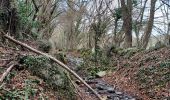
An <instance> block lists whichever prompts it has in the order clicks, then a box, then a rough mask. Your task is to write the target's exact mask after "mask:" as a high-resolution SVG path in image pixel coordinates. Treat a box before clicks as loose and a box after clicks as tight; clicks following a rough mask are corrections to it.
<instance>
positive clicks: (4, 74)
mask: <svg viewBox="0 0 170 100" xmlns="http://www.w3.org/2000/svg"><path fill="white" fill-rule="evenodd" d="M14 66H15V64H12V65H11V66H10V67H9V68H8V69H7V70H6V71H5V72H4V73H3V74H2V76H1V78H0V83H2V82H3V81H4V79H5V77H6V76H7V75H8V73H9V72H10V71H11V69H12V68H13V67H14Z"/></svg>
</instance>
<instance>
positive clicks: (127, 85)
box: [0, 47, 170, 100]
mask: <svg viewBox="0 0 170 100" xmlns="http://www.w3.org/2000/svg"><path fill="white" fill-rule="evenodd" d="M25 54H32V53H30V52H29V51H28V50H24V51H22V50H20V49H18V48H15V47H0V77H1V75H2V74H3V72H4V71H5V70H6V69H7V68H8V67H9V66H10V64H11V62H14V61H17V60H18V59H16V58H18V57H17V56H18V55H25ZM71 55H73V56H74V55H75V56H79V54H71ZM112 59H116V61H117V64H116V66H115V67H116V70H115V71H113V72H112V73H107V74H106V75H105V76H103V77H102V78H99V80H102V81H105V82H106V83H108V84H109V85H111V86H113V87H116V89H117V90H119V91H122V92H125V93H127V94H129V95H131V96H134V97H136V98H137V99H138V100H170V48H168V47H164V48H160V49H154V50H147V51H141V52H138V53H136V54H134V55H133V56H131V57H129V58H125V57H122V56H117V55H116V54H115V56H114V55H113V57H112ZM82 76H83V75H82ZM80 88H82V89H80V90H82V92H81V94H83V95H84V94H86V92H85V91H84V89H83V87H81V86H80ZM30 94H31V95H32V97H31V100H39V99H40V100H46V99H47V100H56V98H58V97H57V95H56V93H55V91H53V90H52V89H50V87H48V86H47V85H46V83H45V82H44V81H42V80H41V79H40V78H38V77H36V76H32V75H31V74H30V73H29V72H28V71H27V70H25V69H24V70H19V69H16V68H15V67H14V69H13V70H12V71H11V72H10V74H9V75H8V76H7V77H6V78H5V80H4V82H3V83H1V84H0V100H4V99H5V98H13V97H14V98H15V97H20V99H21V100H22V99H23V98H25V99H26V98H30V96H29V95H30ZM60 98H61V97H60ZM83 98H84V99H85V100H94V97H90V96H89V95H84V96H83ZM86 98H87V99H86ZM14 100H15V99H14ZM63 100H64V99H63Z"/></svg>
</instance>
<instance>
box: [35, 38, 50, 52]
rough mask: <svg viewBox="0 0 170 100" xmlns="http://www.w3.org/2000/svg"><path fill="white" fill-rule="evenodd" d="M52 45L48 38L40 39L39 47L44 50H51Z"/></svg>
mask: <svg viewBox="0 0 170 100" xmlns="http://www.w3.org/2000/svg"><path fill="white" fill-rule="evenodd" d="M51 47H52V46H51V44H50V42H49V41H47V40H40V41H39V42H38V49H39V50H41V51H43V52H46V53H48V52H49V51H50V49H51Z"/></svg>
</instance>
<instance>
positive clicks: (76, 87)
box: [68, 76, 85, 100]
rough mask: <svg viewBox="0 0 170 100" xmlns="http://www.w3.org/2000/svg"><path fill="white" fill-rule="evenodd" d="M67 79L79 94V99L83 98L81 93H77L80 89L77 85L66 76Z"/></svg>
mask: <svg viewBox="0 0 170 100" xmlns="http://www.w3.org/2000/svg"><path fill="white" fill-rule="evenodd" d="M68 79H69V80H70V82H71V84H72V85H73V87H74V88H75V92H76V93H77V94H78V95H79V97H80V98H81V100H85V99H84V98H82V96H81V94H80V93H79V92H80V90H79V88H78V86H77V85H76V84H75V83H74V82H73V80H72V79H71V78H70V77H69V76H68Z"/></svg>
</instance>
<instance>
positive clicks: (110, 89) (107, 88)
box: [66, 55, 137, 100]
mask: <svg viewBox="0 0 170 100" xmlns="http://www.w3.org/2000/svg"><path fill="white" fill-rule="evenodd" d="M66 58H67V61H68V65H69V66H70V67H71V69H73V70H74V71H75V72H77V70H76V69H77V67H78V66H80V65H81V64H82V63H83V59H82V58H78V57H74V56H71V55H67V56H66ZM77 73H78V74H79V75H80V76H82V77H83V78H84V79H85V80H86V82H87V83H88V84H89V85H90V86H91V87H92V88H93V89H94V90H96V91H97V92H98V93H99V94H100V95H102V96H103V97H107V100H137V99H136V98H135V97H133V96H130V95H128V94H126V93H124V92H122V91H118V90H117V89H116V87H115V86H114V84H112V85H110V84H108V83H107V82H106V81H104V80H102V78H88V77H87V76H84V75H81V73H79V72H77ZM79 87H80V88H81V89H82V90H84V91H85V93H86V94H88V95H89V96H93V94H92V93H91V92H90V91H89V90H88V89H87V88H86V87H85V86H81V84H79ZM86 100H88V99H86ZM93 100H94V99H93Z"/></svg>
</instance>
